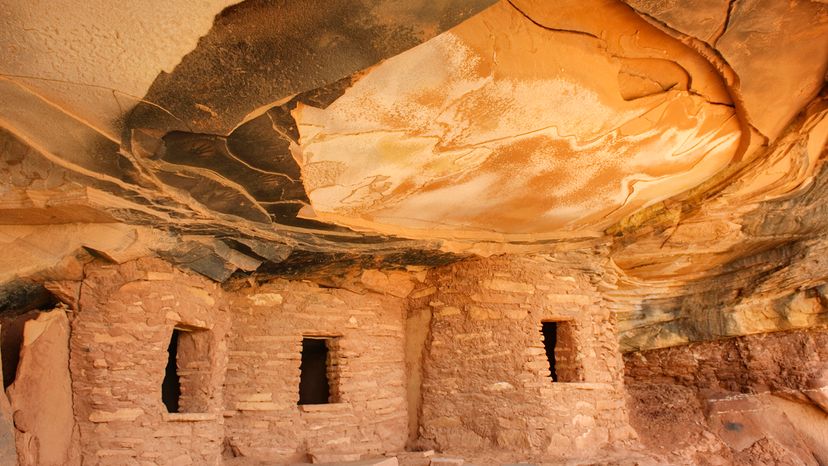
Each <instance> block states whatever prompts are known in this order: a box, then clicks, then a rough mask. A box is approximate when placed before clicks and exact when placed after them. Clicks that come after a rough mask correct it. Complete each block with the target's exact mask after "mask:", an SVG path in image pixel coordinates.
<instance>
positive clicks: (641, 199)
mask: <svg viewBox="0 0 828 466" xmlns="http://www.w3.org/2000/svg"><path fill="white" fill-rule="evenodd" d="M0 6H2V9H0V11H2V12H3V13H2V14H0V47H2V52H3V54H2V56H3V59H2V61H0V154H2V156H0V179H2V180H3V181H2V184H0V244H3V245H5V246H6V247H7V248H8V250H9V251H11V254H9V255H7V258H6V259H4V261H3V262H2V263H0V268H1V269H3V273H2V275H0V282H3V283H9V282H10V281H14V280H18V279H24V278H27V277H28V278H31V277H33V276H36V275H37V274H41V275H37V276H40V277H42V276H45V275H43V274H47V275H48V274H50V273H51V274H54V273H57V272H54V271H55V270H58V269H60V270H62V272H61V273H69V272H66V271H67V270H70V272H71V270H74V269H72V268H71V266H69V265H67V264H70V262H71V261H69V259H67V258H68V257H69V256H72V255H73V254H75V253H76V251H78V248H86V249H88V250H93V251H96V254H104V255H106V256H107V257H109V258H110V259H112V260H116V261H118V260H124V259H125V258H129V257H134V256H136V255H142V254H147V253H152V252H154V253H157V254H159V255H162V256H163V257H166V258H167V259H169V260H171V261H173V262H176V263H179V264H182V265H185V266H188V267H190V268H193V269H194V270H197V271H199V272H201V273H204V274H206V275H208V276H210V277H212V278H214V279H216V280H220V281H224V280H227V279H228V278H229V277H230V276H231V275H232V274H233V273H234V272H235V271H237V270H241V271H244V272H254V271H257V272H259V273H262V274H281V275H284V274H288V275H289V274H294V275H303V274H305V275H307V274H308V273H309V271H311V270H318V271H321V272H319V273H318V274H317V278H318V277H324V279H325V280H330V279H331V277H334V276H336V275H338V274H340V275H341V274H342V273H345V272H343V271H344V270H347V269H349V268H352V267H366V266H371V267H379V266H396V267H399V266H413V265H437V264H442V263H446V262H449V261H452V260H457V259H459V258H462V257H465V256H466V255H470V254H483V255H488V254H496V253H509V252H511V253H526V252H537V251H544V252H550V251H553V252H554V251H558V250H562V249H583V250H589V251H591V252H590V253H591V254H599V255H602V256H604V258H605V259H606V266H607V270H608V275H607V277H605V283H604V286H605V287H606V289H607V296H608V298H609V299H610V300H611V302H612V303H613V306H615V307H616V311H617V313H618V315H619V318H620V321H621V327H622V342H623V343H624V345H625V347H626V348H627V349H637V348H650V347H659V346H668V345H672V344H677V343H682V342H686V341H693V340H701V339H709V338H716V337H721V336H730V335H736V334H742V333H751V332H759V331H767V330H768V329H779V328H791V327H792V326H797V325H806V324H807V325H810V324H812V323H813V322H822V321H823V320H824V316H825V315H828V314H825V313H824V312H822V311H819V312H816V311H814V309H823V307H828V304H827V305H826V306H822V304H820V303H822V302H823V301H825V302H826V303H828V300H827V299H826V298H825V296H826V293H828V292H824V285H825V284H826V283H828V267H826V262H825V261H824V260H821V257H822V256H823V253H824V251H825V250H826V249H828V248H826V246H828V240H827V239H826V233H825V232H826V231H828V211H826V209H825V207H824V204H825V203H824V199H825V193H826V192H828V188H826V186H828V170H826V168H825V165H824V160H825V156H826V151H825V145H826V138H828V118H826V115H828V95H826V94H827V93H828V91H826V87H825V79H826V71H828V4H826V3H825V2H823V1H816V0H796V1H777V0H729V1H728V0H702V1H694V2H687V1H683V0H665V1H658V2H649V1H643V0H628V1H626V2H622V1H618V0H584V1H574V0H572V1H561V2H555V3H554V4H552V3H549V2H545V1H540V0H511V1H508V0H502V1H499V2H496V1H494V0H474V1H460V0H439V1H427V0H384V1H380V2H368V1H364V2H363V1H357V2H354V1H350V0H324V1H323V0H313V1H309V2H291V1H288V0H283V1H265V0H246V1H242V2H239V3H232V2H227V1H223V0H215V1H213V0H210V1H206V0H205V1H203V2H200V3H198V4H197V5H196V4H193V3H191V2H166V3H164V2H161V3H159V2H151V3H149V4H142V5H140V6H136V5H133V6H125V7H122V8H111V7H108V4H106V3H105V2H100V1H90V2H83V3H82V4H81V5H80V6H78V5H74V2H73V3H72V5H71V7H70V5H69V4H63V3H57V4H56V3H54V2H42V1H32V2H14V1H11V0H0ZM33 225H34V226H33ZM50 244H51V245H52V246H50ZM15 257H17V258H26V259H25V261H26V262H27V263H26V264H21V263H20V260H21V259H15ZM67 261H69V262H67ZM38 271H40V272H38ZM15 283H16V282H15ZM3 286H5V285H3ZM4 289H5V288H2V289H0V307H2V302H3V301H4V300H5V299H6V297H5V295H3V293H4V291H3V290H4ZM820 316H822V317H820ZM820 319H823V320H820ZM803 322H804V323H803Z"/></svg>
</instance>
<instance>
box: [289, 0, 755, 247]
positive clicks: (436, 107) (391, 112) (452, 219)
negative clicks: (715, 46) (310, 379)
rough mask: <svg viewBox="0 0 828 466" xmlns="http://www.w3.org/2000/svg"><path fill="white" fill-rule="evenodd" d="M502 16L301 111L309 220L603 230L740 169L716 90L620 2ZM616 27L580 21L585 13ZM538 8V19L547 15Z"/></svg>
mask: <svg viewBox="0 0 828 466" xmlns="http://www.w3.org/2000/svg"><path fill="white" fill-rule="evenodd" d="M544 5H545V4H544V3H537V4H531V3H527V5H525V7H524V8H525V10H522V9H520V8H519V7H518V6H516V5H513V4H510V3H505V2H504V3H499V4H497V5H495V6H493V7H492V8H490V9H488V10H486V11H485V12H483V13H480V14H478V15H476V16H475V17H473V18H471V19H469V20H468V21H466V22H464V23H463V24H461V25H459V26H457V27H455V28H453V29H451V30H450V31H448V32H446V33H444V34H441V35H440V36H438V37H436V38H434V39H432V40H430V41H428V42H426V43H424V44H422V45H420V46H418V47H415V48H414V49H412V50H409V51H407V52H404V53H402V54H400V55H397V56H396V57H394V58H391V59H389V60H387V61H385V62H383V63H382V64H380V65H378V66H376V67H374V68H372V69H370V70H368V71H367V72H366V73H365V74H364V75H363V76H361V77H360V78H359V80H358V81H357V82H356V83H354V84H353V85H352V86H351V87H350V88H349V89H348V90H346V91H345V93H344V95H343V96H342V97H340V98H339V99H337V100H336V101H334V102H333V103H332V104H331V105H330V106H328V107H327V108H326V109H318V108H315V107H312V106H309V105H300V106H299V107H298V108H297V109H296V110H295V111H294V113H293V114H294V117H295V118H296V121H297V124H298V128H299V135H300V138H299V145H298V147H297V148H295V150H294V156H295V157H296V158H297V160H298V161H299V165H300V166H301V168H302V175H303V180H304V182H305V186H306V188H307V191H308V197H309V199H310V203H311V206H312V208H313V212H314V213H315V216H316V218H319V219H322V220H326V221H330V222H333V223H338V224H341V225H346V226H349V227H354V228H360V229H365V230H368V231H380V232H384V233H394V234H400V235H403V236H411V237H435V236H436V237H441V236H442V237H460V238H475V239H484V238H485V239H492V238H497V236H496V235H498V234H503V235H504V238H507V239H508V238H513V237H519V238H521V239H527V238H533V239H543V238H546V237H549V236H553V235H555V234H556V233H558V232H560V231H566V232H573V231H576V232H580V233H581V234H584V233H587V232H589V233H596V234H597V233H599V232H600V231H601V230H603V229H604V228H606V227H607V226H609V225H611V224H612V223H615V222H617V221H619V220H620V219H621V218H623V217H624V216H625V215H628V214H629V213H631V212H633V211H635V210H636V209H638V208H641V207H644V206H647V205H650V204H652V203H653V202H656V201H660V200H662V199H665V198H667V197H669V196H671V195H673V194H677V193H679V192H682V191H684V190H686V189H688V188H691V187H693V186H695V185H698V184H699V183H701V182H702V181H704V180H705V179H707V178H709V177H710V176H712V175H713V174H715V173H716V172H718V171H719V170H721V169H722V168H724V167H725V166H727V164H728V163H729V162H730V161H731V160H732V159H733V158H734V156H735V154H736V150H737V147H738V145H739V139H740V127H739V123H738V120H737V118H736V115H735V112H734V110H733V107H732V104H731V102H730V99H729V97H728V94H727V90H726V89H725V87H724V85H723V83H722V80H721V79H720V78H719V76H718V75H717V74H716V72H715V70H714V69H713V67H712V66H711V65H710V64H709V63H707V62H706V61H704V60H702V59H701V57H700V56H699V55H698V54H697V53H695V52H694V51H692V50H689V49H688V48H687V47H685V46H684V45H682V44H681V43H679V42H678V41H676V40H673V39H671V38H669V37H668V36H666V34H664V33H662V32H661V31H658V30H656V29H655V28H654V27H653V26H650V25H649V24H647V23H646V22H645V21H644V20H642V19H640V18H638V17H637V16H636V15H635V14H634V13H633V12H631V11H629V9H627V8H624V7H623V6H621V5H614V8H613V5H611V4H607V3H606V2H600V1H596V2H592V4H590V2H586V3H585V2H570V3H569V4H567V3H566V2H561V3H560V4H556V7H555V14H554V17H551V16H550V17H548V18H547V16H549V15H546V14H545V13H546V10H549V7H548V6H544ZM585 8H586V9H601V8H603V9H605V10H608V12H612V13H616V14H614V15H613V14H607V15H601V16H600V18H604V19H595V20H592V21H580V20H578V18H581V17H582V16H583V15H582V13H583V11H584V9H585ZM538 10H539V11H538Z"/></svg>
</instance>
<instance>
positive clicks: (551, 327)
mask: <svg viewBox="0 0 828 466" xmlns="http://www.w3.org/2000/svg"><path fill="white" fill-rule="evenodd" d="M541 333H543V346H544V348H546V359H547V360H548V361H549V373H550V375H551V376H552V381H553V382H557V381H558V373H557V371H555V345H557V343H558V323H557V322H544V323H543V327H542V329H541Z"/></svg>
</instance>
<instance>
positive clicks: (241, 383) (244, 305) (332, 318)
mask: <svg viewBox="0 0 828 466" xmlns="http://www.w3.org/2000/svg"><path fill="white" fill-rule="evenodd" d="M368 277H370V278H372V279H376V278H377V277H379V278H382V279H383V280H382V282H383V284H384V285H386V287H388V288H389V289H391V290H392V291H393V288H394V286H393V285H394V284H393V283H392V284H389V283H388V278H386V277H385V275H383V274H382V273H380V272H372V273H371V274H370V275H368ZM363 280H364V281H368V280H367V279H366V277H363ZM375 281H376V280H375ZM403 281H404V282H405V280H403ZM402 288H405V284H404V286H403V287H402ZM404 293H407V290H403V292H402V293H397V294H399V295H401V296H402V295H403V294H404ZM230 307H231V309H232V312H233V326H232V332H231V338H230V341H229V347H230V352H229V362H228V372H227V378H226V385H225V405H226V412H225V416H227V417H226V421H225V423H226V429H227V437H228V442H229V445H230V447H231V448H232V449H233V451H234V453H235V454H237V455H243V456H251V457H256V458H261V459H269V460H271V461H280V462H289V461H299V460H304V459H307V455H308V454H310V455H312V456H313V457H314V458H315V459H316V460H317V461H326V460H330V461H334V460H350V459H359V458H360V456H363V455H372V454H378V453H383V452H388V451H391V452H393V451H401V450H402V449H403V448H404V444H405V441H406V438H407V429H408V425H407V422H408V416H407V403H406V390H405V379H406V376H405V362H404V339H405V318H404V314H405V313H404V301H403V299H401V297H396V296H392V295H391V294H385V295H384V294H379V293H374V292H368V291H365V290H362V292H361V293H356V292H352V291H347V290H342V289H324V288H320V287H318V286H316V285H313V284H310V283H303V282H289V281H286V280H278V281H274V282H270V283H268V284H265V285H262V286H261V287H257V288H248V289H245V290H242V291H241V292H239V293H234V294H232V296H230ZM303 336H317V337H318V336H328V337H333V336H335V337H339V338H338V340H337V345H336V348H335V351H333V352H332V354H331V357H332V358H333V359H332V362H333V364H335V370H334V372H335V373H336V376H337V378H338V387H337V392H338V401H339V402H336V403H331V404H321V405H302V406H299V405H297V402H298V401H299V378H300V371H299V366H300V362H301V350H302V337H303ZM334 382H336V381H334Z"/></svg>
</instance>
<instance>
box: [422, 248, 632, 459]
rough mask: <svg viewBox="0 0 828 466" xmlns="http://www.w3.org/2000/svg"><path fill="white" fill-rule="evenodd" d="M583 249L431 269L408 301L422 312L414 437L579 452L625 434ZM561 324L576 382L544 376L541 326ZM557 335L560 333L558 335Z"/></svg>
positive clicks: (603, 317)
mask: <svg viewBox="0 0 828 466" xmlns="http://www.w3.org/2000/svg"><path fill="white" fill-rule="evenodd" d="M591 256H592V255H591V254H574V253H572V254H567V255H560V256H536V257H523V258H517V257H512V258H508V257H494V258H490V259H481V260H474V261H468V262H462V263H458V264H455V265H451V266H447V267H443V268H440V269H436V270H434V271H432V272H431V273H430V274H429V278H428V280H427V282H426V283H425V284H424V285H422V286H420V287H419V288H417V289H415V290H414V292H413V293H412V294H411V295H410V296H411V303H410V306H411V312H422V309H423V308H426V309H429V310H430V311H431V313H432V319H431V333H430V335H429V337H428V339H427V343H426V348H425V352H424V362H423V378H424V382H423V386H422V406H421V417H420V436H421V441H425V442H433V444H434V446H435V447H437V448H438V449H440V450H443V451H460V452H462V451H464V450H465V451H469V450H475V449H478V448H485V447H494V448H497V449H503V450H517V451H523V452H532V453H535V454H537V453H540V454H544V455H548V456H553V457H554V456H562V455H564V454H570V455H571V454H572V453H573V452H577V453H578V454H582V455H589V454H590V453H592V452H595V451H597V450H598V449H600V448H602V447H603V446H605V445H607V444H608V443H614V442H619V441H626V440H629V439H631V438H633V437H634V435H635V434H634V432H632V430H631V428H630V427H629V425H628V420H627V411H626V406H625V395H624V386H623V365H622V358H621V354H620V352H619V349H618V343H617V339H616V334H615V321H614V318H613V316H612V315H611V314H610V312H609V311H608V310H606V308H605V307H604V306H602V300H601V296H600V295H599V293H598V291H597V290H596V285H597V284H598V283H599V282H600V281H601V279H602V276H601V272H600V270H601V269H602V268H601V267H600V266H599V265H598V264H592V263H591V260H592V259H590V257H591ZM544 320H549V321H554V320H563V321H567V322H568V323H569V325H570V329H571V330H572V333H573V335H571V337H572V340H573V342H572V343H573V344H572V346H574V347H575V348H574V349H575V354H574V355H573V354H569V355H568V356H567V357H568V358H569V359H570V363H574V364H576V365H579V366H580V370H579V371H575V372H577V373H578V374H579V378H580V379H581V381H579V382H575V383H563V382H557V383H553V381H552V379H551V378H550V376H549V363H548V360H547V358H546V354H545V351H544V344H543V339H542V335H541V322H542V321H544ZM559 335H560V334H559Z"/></svg>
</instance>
